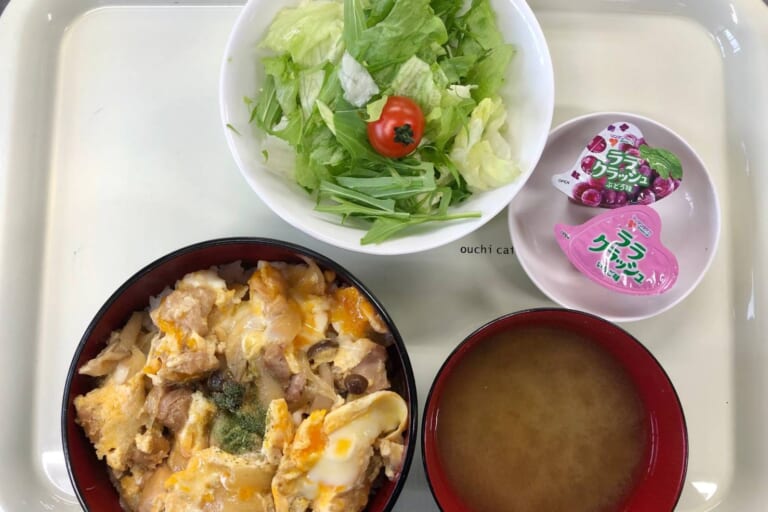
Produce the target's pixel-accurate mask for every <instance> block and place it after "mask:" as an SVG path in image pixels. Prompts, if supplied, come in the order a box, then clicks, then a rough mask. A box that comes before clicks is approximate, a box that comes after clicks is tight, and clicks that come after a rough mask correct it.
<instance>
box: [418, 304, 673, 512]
mask: <svg viewBox="0 0 768 512" xmlns="http://www.w3.org/2000/svg"><path fill="white" fill-rule="evenodd" d="M541 328H544V329H548V331H547V332H557V333H565V334H566V335H567V336H565V338H566V339H570V337H571V336H572V337H573V339H578V340H580V341H579V343H581V344H583V346H584V347H586V350H588V351H590V353H594V354H597V355H598V356H597V357H599V358H601V360H604V361H608V364H609V365H610V367H611V368H613V369H614V370H613V371H615V372H616V374H617V375H621V382H622V383H623V384H622V385H623V386H624V387H625V388H626V389H628V390H631V393H632V394H631V397H632V400H631V402H632V403H633V404H636V405H635V406H634V411H635V413H636V415H635V416H634V418H635V419H634V420H633V421H634V423H632V425H634V427H633V428H635V430H633V432H637V433H638V434H637V436H636V437H637V439H638V443H637V444H636V445H635V446H637V448H636V450H635V455H636V457H635V458H634V459H632V460H633V461H634V462H633V463H632V464H633V465H632V466H631V467H632V468H633V469H632V470H631V471H629V472H628V473H627V475H629V476H628V477H627V479H626V482H627V483H625V484H622V485H623V487H622V490H621V492H618V491H617V493H616V494H615V497H612V498H610V499H611V501H610V502H609V504H608V505H607V506H608V509H609V510H611V511H615V512H619V511H622V512H624V511H626V512H648V511H653V512H669V511H671V510H673V509H674V507H675V506H676V504H677V501H678V499H679V497H680V493H681V491H682V488H683V483H684V480H685V473H686V467H687V460H688V439H687V430H686V424H685V418H684V416H683V410H682V406H681V404H680V401H679V398H678V396H677V394H676V392H675V389H674V387H673V385H672V383H671V381H670V379H669V377H668V376H667V374H666V373H665V371H664V370H663V368H662V367H661V365H660V364H659V362H658V361H657V360H656V359H655V358H654V356H653V355H652V354H651V352H650V351H648V349H646V348H645V347H644V346H643V345H642V344H641V343H640V342H639V341H638V340H637V339H635V338H634V337H633V336H632V335H630V334H629V333H627V332H626V331H624V330H623V329H621V328H619V327H617V326H616V325H614V324H612V323H610V322H608V321H606V320H603V319H601V318H599V317H597V316H593V315H591V314H587V313H583V312H579V311H573V310H567V309H533V310H527V311H522V312H518V313H512V314H509V315H506V316H502V317H500V318H498V319H496V320H493V321H491V322H489V323H488V324H486V325H484V326H482V327H480V328H479V329H478V330H476V331H475V332H473V333H472V334H470V335H469V336H468V337H467V338H466V339H465V340H464V341H462V342H461V343H460V344H459V345H458V347H456V349H455V350H454V351H453V352H452V353H451V354H450V356H449V357H448V358H447V360H446V361H445V362H444V364H443V365H442V367H441V368H440V370H439V371H438V374H437V377H436V378H435V380H434V382H433V384H432V388H431V390H430V392H429V395H428V397H427V403H426V406H425V409H424V420H423V424H422V441H421V442H422V446H421V448H422V455H423V463H424V469H425V471H426V473H427V480H428V482H429V486H430V489H431V491H432V494H433V496H434V498H435V500H436V502H437V504H438V505H439V507H440V509H441V510H443V511H444V512H485V510H487V509H488V507H489V505H488V502H486V501H483V499H484V498H482V497H481V498H478V491H477V490H476V489H469V488H468V487H467V485H466V481H467V480H472V478H471V477H472V476H473V474H474V473H472V474H469V473H467V471H472V470H468V469H466V468H468V467H472V466H471V464H470V462H469V461H468V460H467V459H468V458H470V457H465V456H464V455H463V453H464V452H460V451H459V450H460V448H459V447H458V445H459V444H462V443H461V441H462V439H463V437H462V436H463V435H464V434H465V433H470V434H471V433H472V432H473V431H472V430H471V429H470V428H469V427H464V426H463V424H462V423H461V421H464V422H466V423H469V424H478V421H475V418H483V419H482V420H481V421H480V424H481V426H480V427H472V428H478V429H479V430H478V431H477V435H476V437H475V439H480V438H483V437H487V436H497V437H495V438H494V441H493V443H491V442H490V441H489V442H488V443H486V444H478V446H477V448H476V452H477V453H481V454H483V455H480V456H479V457H480V459H479V460H486V461H488V460H489V459H493V458H495V459H499V460H502V461H504V460H511V459H512V458H513V457H510V456H503V455H499V454H500V453H507V454H508V453H523V452H524V451H525V450H526V449H528V447H525V448H519V452H502V451H501V450H500V449H499V451H497V450H496V447H497V446H502V445H503V444H504V443H503V442H501V443H500V441H502V440H500V439H499V436H504V433H506V432H510V431H512V430H513V429H512V428H507V429H503V428H502V429H501V430H500V429H499V428H498V422H496V423H493V422H490V423H489V422H488V418H489V417H493V415H494V411H496V410H497V409H494V410H490V408H491V406H489V405H487V403H490V402H491V399H490V398H489V399H488V400H486V401H483V400H474V399H473V400H468V399H466V398H461V399H459V398H451V397H456V396H459V395H461V394H462V393H463V392H462V391H458V392H457V390H459V389H460V388H458V387H457V386H459V385H460V386H463V387H466V386H467V384H466V382H467V381H468V380H470V379H468V377H469V376H471V375H476V376H477V375H479V376H480V377H479V378H478V379H477V380H478V381H482V382H483V384H482V385H481V386H480V389H489V388H488V384H486V377H485V375H489V374H490V372H486V373H482V372H480V373H475V374H471V373H468V372H469V370H468V368H469V367H472V366H473V365H474V367H475V368H482V366H478V363H476V362H477V361H478V360H479V359H478V358H479V357H485V358H486V359H483V361H492V363H491V365H492V367H493V368H494V370H493V371H494V372H496V374H499V375H503V374H504V372H506V371H507V368H512V369H510V370H509V373H507V374H506V376H505V377H503V378H504V379H511V377H510V376H511V375H512V373H513V372H518V373H517V375H521V374H525V372H526V371H527V370H526V369H527V368H530V367H531V366H530V365H531V364H533V363H531V361H536V364H539V365H541V364H545V363H541V356H539V355H537V356H535V357H538V358H539V359H533V358H532V359H530V361H528V360H526V359H525V358H524V357H522V356H521V355H520V354H522V353H520V352H518V353H513V352H509V350H510V349H509V345H507V348H504V349H500V348H498V347H500V346H501V345H499V344H498V343H500V342H499V341H498V340H500V339H504V341H503V342H501V343H508V340H509V339H517V338H508V336H509V335H510V334H511V335H513V336H514V333H516V332H517V333H518V336H520V334H519V333H521V332H524V333H527V332H532V331H531V329H533V330H534V331H533V332H541V331H535V330H536V329H541ZM505 336H507V338H503V337H505ZM529 338H531V337H530V336H529ZM531 339H534V338H531ZM489 340H496V342H495V343H497V345H493V344H490V345H489V344H488V342H489ZM535 340H538V338H535ZM670 342H672V340H670ZM525 343H527V344H528V345H526V346H533V347H540V346H541V345H536V344H537V343H540V342H539V341H533V342H532V341H530V340H529V341H526V342H525ZM491 346H495V347H497V348H494V349H491V348H490V347H491ZM552 347H555V348H552V349H551V351H552V353H553V354H558V356H557V357H561V356H560V355H561V354H563V353H564V352H566V351H564V350H563V346H562V345H552ZM567 348H569V349H570V348H572V347H567ZM479 349H480V350H479ZM483 350H484V351H485V352H483ZM489 350H494V352H489ZM499 350H507V351H508V352H495V351H499ZM531 350H534V351H536V350H541V349H540V348H533V349H531ZM489 353H491V354H494V355H493V356H480V354H489ZM537 353H538V352H537ZM498 354H502V355H498ZM503 354H518V355H516V356H514V361H516V363H515V364H510V363H509V361H510V359H504V358H505V357H513V356H508V355H503ZM532 357H533V356H532ZM470 361H471V362H470ZM522 361H526V362H522ZM483 364H485V363H483ZM490 367H491V366H489V368H490ZM542 367H543V368H545V370H541V372H540V375H542V376H543V377H541V378H542V379H545V380H546V379H549V378H550V375H552V378H551V380H553V381H554V380H555V377H554V375H555V373H554V372H555V371H558V370H557V369H554V370H552V369H550V367H545V366H542ZM521 368H522V369H521ZM585 368H586V372H590V371H593V372H595V371H597V370H595V369H594V368H593V367H589V366H584V367H582V368H578V369H577V370H576V371H577V372H578V371H581V370H584V369H585ZM473 371H475V370H473ZM550 371H551V372H552V373H551V374H550V373H548V372H550ZM593 374H594V373H593ZM453 376H457V377H456V378H455V379H452V377H453ZM487 379H488V380H487V382H490V383H491V384H490V385H491V386H493V385H494V384H493V382H496V383H498V382H499V381H498V380H497V381H492V380H491V379H492V377H487ZM459 382H461V383H462V384H457V383H459ZM473 382H475V380H473ZM514 382H518V381H514ZM536 382H537V384H535V385H533V387H534V388H535V389H534V392H541V393H545V391H543V388H545V387H547V386H549V383H544V384H543V381H541V380H540V381H536ZM515 385H518V386H519V384H515ZM510 386H512V384H510ZM553 386H554V384H553ZM491 389H494V388H491ZM516 389H523V388H522V387H521V386H519V387H517V388H516ZM513 392H514V391H513ZM505 393H506V391H505V392H504V393H501V395H502V399H501V401H500V402H497V403H499V404H502V405H501V406H500V407H499V409H498V411H499V412H498V415H502V414H508V415H510V416H507V417H511V418H512V419H511V420H505V421H512V422H513V423H505V425H513V424H514V423H517V425H514V426H515V427H517V426H519V425H521V424H522V422H523V421H524V420H522V419H520V418H521V415H520V410H523V411H524V412H525V411H527V410H530V407H528V406H525V407H523V409H520V410H517V411H516V412H512V413H509V412H508V410H507V409H506V408H507V405H505V404H506V402H505V400H507V398H506V397H508V396H510V395H509V394H505ZM610 393H613V391H611V392H610ZM610 393H606V394H605V395H602V396H600V398H598V400H599V399H602V398H603V397H604V396H606V395H608V394H610ZM534 394H535V393H534ZM468 396H472V395H468ZM548 396H549V395H548ZM462 400H463V401H462ZM525 403H529V402H525ZM549 403H552V402H549ZM571 403H572V402H571ZM611 403H617V402H615V401H614V402H611ZM452 404H461V408H459V409H454V410H458V411H460V413H459V414H457V413H455V412H452V411H451V410H450V408H451V407H457V406H455V405H452ZM510 407H511V406H510ZM531 407H535V406H531ZM564 410H565V409H564ZM563 414H566V415H567V414H570V415H571V416H574V415H573V414H572V412H570V410H569V412H565V413H563ZM462 415H463V416H462ZM530 417H534V418H539V416H532V415H531V416H530ZM541 417H545V418H550V419H548V420H546V422H551V421H559V420H560V417H558V416H556V415H555V416H552V415H549V416H541ZM456 418H459V419H460V421H459V422H457V421H455V419H456ZM551 418H557V420H551ZM451 421H453V424H454V425H459V426H458V427H454V426H451ZM493 421H494V422H495V421H496V420H493ZM525 421H528V420H525ZM531 421H534V422H538V423H537V424H536V425H541V424H542V423H543V422H545V420H539V419H535V420H531ZM441 422H443V423H441ZM584 423H588V421H585V422H584ZM520 428H522V427H520ZM525 428H528V427H525ZM557 428H560V427H557ZM567 428H571V427H570V426H569V427H567ZM462 429H463V430H462ZM574 430H576V429H574ZM456 432H459V434H458V436H459V437H458V438H457V437H456V436H457V434H456ZM499 432H502V433H501V434H500V433H499ZM517 432H519V431H517ZM568 432H570V431H568ZM537 435H538V434H537ZM441 436H444V437H441ZM451 436H453V437H451ZM464 437H466V438H470V437H473V436H472V435H468V436H464ZM565 437H568V436H565ZM457 439H458V440H459V441H460V442H459V443H456V440H457ZM509 439H511V438H509ZM518 439H519V437H518ZM592 439H597V437H596V436H595V437H593V438H592ZM504 442H506V441H504ZM595 445H596V444H592V445H588V446H595ZM473 449H474V448H473ZM514 449H516V450H517V449H518V448H514ZM580 449H581V448H580ZM601 449H602V448H601ZM467 453H469V452H467ZM555 453H557V454H558V455H555V457H557V456H559V454H561V453H562V452H557V451H555ZM457 454H462V455H457ZM587 455H589V456H592V455H594V452H589V453H588V454H587ZM462 457H463V458H462ZM471 457H474V455H471ZM483 457H485V459H483ZM588 458H590V459H592V460H602V459H600V458H599V457H583V458H581V459H578V460H580V461H581V464H582V466H585V463H584V461H585V460H587V459H588ZM515 463H517V464H518V466H516V468H518V469H517V471H518V472H517V473H515V472H514V471H511V470H510V471H509V472H506V471H505V470H503V469H502V470H496V469H495V470H494V474H502V475H503V476H502V477H501V478H500V480H499V481H504V482H506V483H507V485H506V487H505V489H504V490H503V491H501V492H498V494H497V489H499V488H501V485H504V484H501V485H497V483H492V484H487V485H486V484H485V483H484V482H485V480H482V478H484V477H478V479H474V482H475V483H478V482H480V485H479V486H476V487H477V488H480V487H483V491H480V494H481V495H486V496H487V495H488V494H494V495H497V496H507V497H506V498H499V499H500V500H501V499H507V500H509V498H508V496H509V494H506V495H503V494H502V493H503V492H506V493H509V492H510V491H509V490H508V488H509V487H510V484H511V483H512V482H511V479H514V478H518V476H521V477H523V476H527V475H526V471H527V469H526V468H527V467H529V466H525V465H522V466H521V465H520V464H519V462H515ZM451 464H452V466H449V465H451ZM578 464H579V463H578V462H577V464H576V469H577V470H578V469H579V466H578ZM591 464H592V465H593V466H594V465H595V463H594V462H592V463H591ZM601 464H603V463H602V462H599V463H597V467H598V468H599V467H600V465H601ZM501 467H502V468H503V467H504V466H503V463H502V465H501ZM520 467H523V469H522V471H521V470H520V469H519V468H520ZM483 469H484V468H482V467H480V468H479V471H478V473H482V471H483ZM598 470H600V469H598ZM462 471H464V475H465V476H464V478H460V477H459V476H458V475H461V474H462V473H461V472H462ZM531 472H532V473H534V471H533V470H531ZM546 474H547V475H550V474H562V475H563V476H562V477H560V478H549V479H547V483H546V484H545V485H549V486H551V492H553V493H557V492H560V491H562V490H563V489H565V488H567V487H568V486H569V485H572V482H571V480H570V478H569V475H573V473H567V472H566V473H546ZM467 475H469V478H468V477H467ZM517 489H525V491H526V492H527V490H528V489H527V488H524V487H518V488H517ZM514 492H516V493H517V492H518V491H517V490H516V491H514ZM520 494H523V493H522V492H520ZM606 495H607V493H606ZM515 496H517V494H516V495H515ZM611 496H614V495H611ZM537 499H538V498H537ZM541 499H551V497H546V498H541ZM481 502H482V503H484V505H478V503H481ZM506 503H508V501H506V502H503V505H498V504H497V505H494V506H493V507H492V508H494V509H496V508H499V507H501V508H503V509H504V510H506V509H505V508H504V506H506ZM548 506H549V507H550V508H552V505H548ZM604 506H605V505H604V504H603V505H601V509H602V507H604ZM510 507H511V508H510V510H511V509H514V507H513V506H511V505H510ZM559 507H561V508H557V509H562V505H559ZM552 509H553V510H554V509H556V508H552ZM566 509H568V510H575V509H576V508H573V509H571V508H569V507H566Z"/></svg>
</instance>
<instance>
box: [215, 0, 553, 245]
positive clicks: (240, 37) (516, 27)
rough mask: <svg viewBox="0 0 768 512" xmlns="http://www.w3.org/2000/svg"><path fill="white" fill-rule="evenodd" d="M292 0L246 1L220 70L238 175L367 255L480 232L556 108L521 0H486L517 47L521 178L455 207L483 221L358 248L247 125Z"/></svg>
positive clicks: (513, 94) (513, 112)
mask: <svg viewBox="0 0 768 512" xmlns="http://www.w3.org/2000/svg"><path fill="white" fill-rule="evenodd" d="M297 3H298V0H287V1H285V2H274V1H272V0H249V2H248V3H247V4H246V6H245V8H244V9H243V11H242V13H241V14H240V16H239V18H238V19H237V22H236V23H235V26H234V28H233V30H232V32H231V34H230V37H229V41H228V43H227V46H226V50H225V54H224V61H223V64H222V68H221V77H220V84H219V103H220V108H221V118H222V129H223V130H224V134H225V137H226V139H227V143H228V145H229V149H230V151H231V152H232V155H233V157H234V159H235V161H236V163H237V166H238V168H239V169H240V172H241V173H242V175H243V177H244V178H245V180H246V181H247V182H248V184H249V185H250V186H251V188H252V189H253V190H254V191H255V192H256V194H258V196H259V197H260V198H261V200H262V201H264V203H265V204H266V205H267V206H269V208H271V209H272V210H273V211H274V212H275V213H276V214H277V215H279V216H280V217H281V218H282V219H283V220H285V221H286V222H288V223H289V224H291V225H292V226H294V227H296V228H297V229H300V230H302V231H303V232H305V233H307V234H308V235H310V236H313V237H315V238H317V239H319V240H322V241H323V242H326V243H328V244H332V245H335V246H338V247H342V248H345V249H348V250H352V251H357V252H364V253H371V254H406V253H415V252H420V251H424V250H427V249H431V248H434V247H438V246H441V245H444V244H447V243H449V242H452V241H454V240H457V239H458V238H461V237H463V236H465V235H467V234H468V233H471V232H472V231H474V230H475V229H478V228H479V227H480V226H482V225H483V224H485V223H486V222H488V221H489V220H491V219H492V218H493V217H494V216H495V215H496V214H498V213H499V212H500V211H501V210H503V209H504V208H505V207H506V206H507V205H508V204H509V202H510V201H511V200H512V198H513V197H515V195H517V193H518V192H519V191H520V189H521V188H522V186H523V185H524V183H525V181H526V180H527V179H528V177H529V176H530V174H531V172H533V169H534V167H535V166H536V162H538V160H539V157H540V155H541V152H542V150H543V149H544V144H545V143H546V140H547V135H548V133H549V129H550V126H551V123H552V112H553V109H554V76H553V70H552V60H551V57H550V55H549V50H548V48H547V43H546V40H545V39H544V35H543V33H542V31H541V27H540V26H539V24H538V22H537V20H536V17H535V16H534V14H533V12H532V11H531V9H530V8H529V7H528V4H527V3H526V2H525V1H524V0H491V5H492V7H493V8H494V10H495V12H496V15H497V20H498V24H499V27H500V29H501V32H502V34H504V37H506V38H507V41H508V42H510V43H512V44H514V45H515V47H516V49H517V53H516V55H515V57H514V59H513V60H512V63H511V64H510V66H509V72H508V75H507V79H506V83H505V85H504V87H503V89H502V91H501V95H502V97H503V99H504V102H505V104H506V105H507V111H508V123H509V130H508V131H507V132H508V136H507V137H508V141H509V143H510V145H511V147H512V155H513V158H514V159H515V160H516V161H517V162H518V164H519V165H520V169H521V171H522V174H521V176H519V177H518V178H517V179H516V180H515V181H514V182H513V183H510V184H508V185H505V186H503V187H500V188H498V189H495V190H491V191H488V192H484V193H479V194H475V195H473V196H472V197H471V198H470V199H469V200H468V201H466V202H465V203H463V204H462V205H460V206H459V207H456V208H455V210H454V211H456V212H470V211H471V212H481V213H482V217H480V218H477V219H466V220H462V221H457V222H440V223H434V224H429V225H425V226H423V229H414V230H412V231H409V232H408V234H404V235H403V236H399V237H397V238H393V239H390V240H387V241H385V242H383V243H381V244H370V245H360V238H362V236H363V235H364V234H365V232H364V231H363V230H362V229H360V228H358V227H354V226H352V225H349V224H344V225H342V224H341V223H340V218H339V217H338V216H333V215H328V214H322V213H319V212H316V211H314V207H315V200H314V198H313V197H311V196H310V195H309V194H307V193H306V191H305V190H304V189H302V188H301V187H299V185H297V184H296V183H295V182H293V181H292V180H291V179H290V178H288V177H286V176H285V175H284V174H278V173H276V172H270V167H273V166H274V164H271V163H270V162H269V161H268V162H266V163H265V162H264V157H263V155H262V150H263V149H264V148H263V146H262V145H263V136H262V135H261V134H260V133H259V131H258V130H257V129H256V127H255V125H254V124H251V123H249V117H250V116H249V112H248V108H247V107H246V105H245V104H244V103H243V98H244V97H253V96H254V95H256V93H257V91H258V90H259V87H260V86H261V84H262V82H263V80H264V72H263V66H262V65H261V64H260V59H261V57H263V56H264V55H265V53H264V52H263V50H260V49H259V48H258V43H259V42H260V41H261V40H262V39H263V38H264V35H265V34H266V31H267V29H268V27H269V24H270V23H271V20H272V19H274V16H275V14H276V13H277V12H278V11H279V10H280V9H281V8H283V7H286V6H291V5H295V4H297ZM404 44H406V43H404ZM230 127H231V128H234V129H235V130H237V131H236V132H235V131H234V130H232V129H231V128H230ZM286 158H292V155H287V156H286V155H282V157H278V158H275V157H274V156H273V155H272V153H270V160H271V161H272V162H274V161H277V160H282V161H285V159H286ZM289 162H292V159H291V160H289ZM289 166H290V163H289ZM272 170H274V169H272Z"/></svg>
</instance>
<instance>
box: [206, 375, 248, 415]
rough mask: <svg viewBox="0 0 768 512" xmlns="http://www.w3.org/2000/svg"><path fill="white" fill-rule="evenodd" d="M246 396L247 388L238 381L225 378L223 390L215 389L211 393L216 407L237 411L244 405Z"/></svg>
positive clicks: (222, 385)
mask: <svg viewBox="0 0 768 512" xmlns="http://www.w3.org/2000/svg"><path fill="white" fill-rule="evenodd" d="M244 397H245V388H244V387H243V386H242V385H241V384H238V383H237V382H234V381H231V380H225V381H224V382H223V383H222V384H221V391H214V392H213V393H212V394H211V398H212V399H213V403H215V404H216V407H218V408H219V409H223V410H225V411H229V412H235V411H237V410H238V409H240V406H241V405H243V398H244Z"/></svg>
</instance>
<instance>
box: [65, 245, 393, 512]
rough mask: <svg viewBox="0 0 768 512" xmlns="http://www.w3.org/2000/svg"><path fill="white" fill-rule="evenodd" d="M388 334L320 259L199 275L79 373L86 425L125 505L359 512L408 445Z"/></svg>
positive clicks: (81, 419)
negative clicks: (85, 379)
mask: <svg viewBox="0 0 768 512" xmlns="http://www.w3.org/2000/svg"><path fill="white" fill-rule="evenodd" d="M387 335H388V330H387V328H386V324H385V323H384V322H383V321H382V319H381V318H380V317H379V315H378V313H377V312H376V310H375V308H374V307H373V305H372V304H371V303H370V302H369V301H368V300H367V299H366V298H365V296H364V295H363V294H361V293H360V291H359V290H358V289H356V288H354V287H351V286H344V285H342V284H340V283H338V282H337V281H336V278H335V275H334V274H333V272H330V271H322V270H321V269H320V268H319V267H318V266H317V265H316V264H315V262H314V261H312V260H310V259H305V261H304V263H303V264H289V263H282V262H266V261H260V262H259V263H258V265H257V266H256V267H255V268H254V269H250V270H244V269H243V268H242V266H241V265H240V264H239V262H237V263H234V264H231V265H225V266H222V267H218V268H211V269H208V270H203V271H198V272H192V273H190V274H187V275H186V276H184V277H183V278H182V279H181V280H179V281H178V282H177V283H176V285H175V287H174V289H173V290H166V291H165V292H163V293H162V294H161V295H160V296H159V297H156V298H153V299H152V300H151V301H150V307H149V308H148V310H147V311H144V312H137V313H134V315H133V316H132V317H131V319H130V320H129V321H128V323H127V324H126V325H125V327H124V328H123V329H121V330H120V331H117V332H114V333H112V335H111V336H110V339H109V341H108V343H107V346H106V347H105V348H104V350H102V352H101V353H100V354H99V355H98V356H96V357H95V358H94V359H92V360H91V361H89V362H88V363H86V364H85V365H84V366H83V367H82V368H81V369H80V372H81V373H85V374H87V375H91V376H93V377H95V378H97V379H99V380H98V385H97V387H95V388H94V389H93V390H92V391H90V392H89V393H87V394H85V395H81V396H78V397H77V398H76V399H75V408H76V410H77V421H78V423H79V424H80V425H81V426H82V427H83V429H84V431H85V433H86V435H87V436H88V438H89V439H90V440H91V442H92V443H93V445H94V448H95V450H96V454H97V456H98V457H99V458H103V459H105V460H106V462H107V465H108V466H109V468H110V471H111V472H112V476H113V477H114V478H113V481H114V482H115V485H116V487H117V488H118V491H119V492H120V496H121V503H122V504H123V507H124V509H125V510H129V511H137V512H173V511H187V510H201V511H224V512H226V511H246V510H247V511H249V512H254V511H255V512H259V511H269V512H273V511H274V512H302V511H308V510H311V511H313V512H321V511H328V512H330V511H338V510H344V511H351V512H354V511H360V510H362V509H363V508H365V505H366V503H367V501H368V497H369V494H370V492H371V487H372V484H373V482H374V480H375V479H376V478H377V477H378V476H379V475H380V474H381V473H382V472H383V473H384V474H385V475H386V476H387V477H388V478H390V479H393V478H395V477H396V475H397V474H398V471H399V468H400V465H401V464H402V456H403V451H404V449H403V444H404V441H403V433H404V430H405V427H406V424H407V418H408V407H407V405H406V403H405V401H404V400H403V398H402V397H400V396H399V395H398V394H396V393H394V392H392V391H388V388H389V381H388V378H387V375H386V369H385V363H386V349H385V344H386V343H387Z"/></svg>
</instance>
